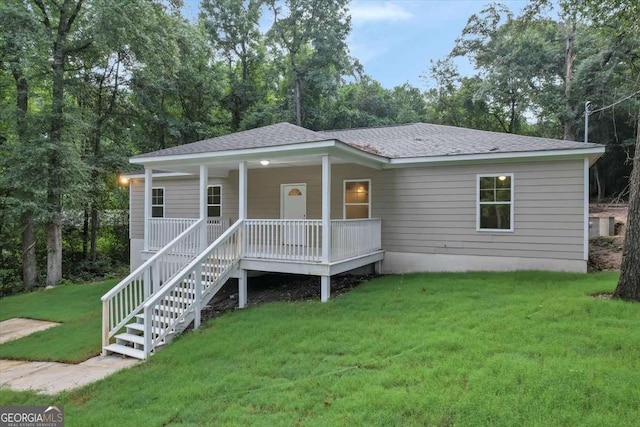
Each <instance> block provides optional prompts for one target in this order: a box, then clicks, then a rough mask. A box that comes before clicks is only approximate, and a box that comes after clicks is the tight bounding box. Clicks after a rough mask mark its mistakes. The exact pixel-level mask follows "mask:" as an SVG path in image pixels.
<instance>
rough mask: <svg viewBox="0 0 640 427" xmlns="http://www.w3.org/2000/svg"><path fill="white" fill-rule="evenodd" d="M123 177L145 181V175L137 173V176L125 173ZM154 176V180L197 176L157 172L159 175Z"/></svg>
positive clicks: (184, 173) (185, 173)
mask: <svg viewBox="0 0 640 427" xmlns="http://www.w3.org/2000/svg"><path fill="white" fill-rule="evenodd" d="M122 176H126V177H127V178H129V179H139V178H142V179H144V174H143V173H136V174H126V173H123V174H122ZM152 176H153V177H154V178H175V177H181V176H195V175H194V174H192V173H187V172H157V173H154V174H153V175H152Z"/></svg>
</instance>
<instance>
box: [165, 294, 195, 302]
mask: <svg viewBox="0 0 640 427" xmlns="http://www.w3.org/2000/svg"><path fill="white" fill-rule="evenodd" d="M164 301H171V302H184V301H185V298H184V297H174V296H171V295H169V296H168V297H164V299H163V302H164ZM187 301H189V303H192V302H193V301H194V299H193V298H187Z"/></svg>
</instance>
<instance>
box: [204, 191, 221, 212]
mask: <svg viewBox="0 0 640 427" xmlns="http://www.w3.org/2000/svg"><path fill="white" fill-rule="evenodd" d="M213 187H218V188H220V203H209V189H210V188H213ZM205 197H206V198H207V200H206V201H207V218H219V217H222V185H221V184H211V185H207V194H206V196H205ZM214 206H217V207H219V208H220V215H219V216H217V217H212V216H209V207H214Z"/></svg>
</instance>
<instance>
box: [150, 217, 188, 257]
mask: <svg viewBox="0 0 640 427" xmlns="http://www.w3.org/2000/svg"><path fill="white" fill-rule="evenodd" d="M196 221H198V218H151V219H149V250H150V251H159V250H160V249H162V248H164V247H165V246H166V245H167V243H169V242H170V241H172V240H173V239H175V238H176V236H178V235H179V234H180V233H182V232H183V231H184V230H186V229H187V228H189V227H190V226H191V225H192V224H194V223H195V222H196Z"/></svg>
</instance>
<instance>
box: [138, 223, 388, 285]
mask: <svg viewBox="0 0 640 427" xmlns="http://www.w3.org/2000/svg"><path fill="white" fill-rule="evenodd" d="M198 221H199V219H198V218H151V219H150V220H149V226H150V233H149V251H148V252H149V254H148V255H149V256H151V255H152V254H154V253H156V252H157V251H159V250H161V249H162V248H164V247H165V246H167V245H168V244H169V243H170V242H171V241H173V240H174V239H175V238H176V237H178V236H179V235H181V234H182V233H184V232H185V231H186V230H187V229H188V228H189V227H191V226H193V225H194V224H196V223H197V222H198ZM381 225H382V223H381V220H380V219H378V218H372V219H347V220H336V219H333V220H331V221H330V239H329V242H330V245H331V246H330V250H329V251H328V253H329V259H323V239H322V236H323V224H322V220H319V219H246V220H244V221H243V225H242V231H241V235H242V239H241V248H242V249H241V254H242V256H241V261H240V268H241V269H246V270H258V271H269V272H280V273H298V274H313V275H319V276H323V275H332V274H337V273H340V272H344V271H348V270H350V269H352V268H349V267H350V266H353V268H358V267H362V266H363V265H368V264H373V263H375V262H378V261H380V260H381V259H382V252H381V246H382V245H381ZM228 228H229V221H228V220H225V219H223V218H208V219H207V221H206V230H207V233H206V234H207V245H210V244H212V243H213V242H214V241H215V240H216V239H218V238H219V237H220V236H221V235H222V234H223V233H224V232H225V231H226V230H227V229H228ZM184 247H185V248H193V249H192V250H193V254H195V253H197V252H198V246H197V245H196V243H195V242H193V244H192V245H186V246H184ZM185 250H187V249H185ZM189 252H191V251H189ZM185 255H187V254H185Z"/></svg>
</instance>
